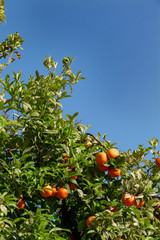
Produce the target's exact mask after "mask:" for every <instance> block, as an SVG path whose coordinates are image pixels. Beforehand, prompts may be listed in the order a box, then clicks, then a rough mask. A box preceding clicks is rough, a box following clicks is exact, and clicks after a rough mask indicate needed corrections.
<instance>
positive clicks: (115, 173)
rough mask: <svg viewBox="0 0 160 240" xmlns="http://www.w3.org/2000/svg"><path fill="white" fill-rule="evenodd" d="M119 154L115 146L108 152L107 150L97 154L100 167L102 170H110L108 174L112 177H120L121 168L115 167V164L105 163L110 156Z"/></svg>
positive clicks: (113, 156)
mask: <svg viewBox="0 0 160 240" xmlns="http://www.w3.org/2000/svg"><path fill="white" fill-rule="evenodd" d="M118 156H119V151H118V150H117V149H115V148H110V149H109V150H108V151H107V153H105V152H99V153H98V154H97V155H96V162H97V166H98V169H99V170H100V171H102V172H106V171H108V175H109V176H110V177H118V176H119V175H120V174H121V170H120V169H117V168H114V167H113V166H109V167H107V166H105V165H104V164H105V163H106V162H107V161H108V160H109V159H110V158H116V157H118Z"/></svg>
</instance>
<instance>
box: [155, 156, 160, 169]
mask: <svg viewBox="0 0 160 240" xmlns="http://www.w3.org/2000/svg"><path fill="white" fill-rule="evenodd" d="M156 164H157V166H158V167H160V158H157V159H156Z"/></svg>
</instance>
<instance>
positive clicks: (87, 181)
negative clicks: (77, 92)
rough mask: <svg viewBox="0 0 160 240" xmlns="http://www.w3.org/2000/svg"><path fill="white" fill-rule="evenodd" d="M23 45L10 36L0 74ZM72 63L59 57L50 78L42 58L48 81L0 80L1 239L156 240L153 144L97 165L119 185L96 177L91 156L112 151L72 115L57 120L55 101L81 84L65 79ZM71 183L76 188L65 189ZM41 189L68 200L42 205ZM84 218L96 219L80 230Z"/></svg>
mask: <svg viewBox="0 0 160 240" xmlns="http://www.w3.org/2000/svg"><path fill="white" fill-rule="evenodd" d="M3 6H4V2H3V1H2V0H1V4H0V18H1V22H3V20H4V19H5V16H4V7H3ZM22 43H23V39H22V38H21V37H20V36H19V34H18V33H15V34H13V35H9V36H8V38H7V39H6V40H5V41H4V42H2V43H1V44H0V56H1V58H3V59H5V58H7V59H8V60H7V63H3V64H1V65H0V68H1V72H2V70H3V69H4V67H6V66H7V65H8V64H10V63H11V62H12V61H13V58H12V55H13V54H16V56H17V57H18V59H20V53H19V52H17V49H19V50H20V49H21V45H22ZM72 61H73V58H70V57H65V58H64V59H63V61H62V63H63V66H62V72H61V73H60V74H59V75H57V73H56V68H57V63H56V62H55V61H54V60H53V58H51V57H49V56H47V57H46V59H45V60H44V62H43V65H44V67H45V68H46V69H47V71H48V74H47V75H46V76H44V75H42V74H40V73H39V72H38V71H36V72H35V76H30V77H29V80H28V82H27V83H26V82H24V81H23V80H21V79H22V75H21V72H18V73H15V72H14V71H13V79H12V78H11V77H10V76H9V74H7V75H6V77H5V78H4V79H2V78H0V82H1V85H0V87H1V89H2V91H1V94H0V96H1V101H0V108H1V115H0V140H1V145H0V175H1V177H0V210H1V211H0V231H1V238H0V239H1V240H4V239H7V240H9V239H22V240H25V239H26V240H28V239H41V240H43V239H48V240H49V239H59V240H64V239H71V235H72V239H73V238H74V239H76V240H78V239H82V240H85V239H87V240H90V239H97V240H99V239H102V240H104V239H108V240H109V239H114V240H116V239H120V238H123V239H142V240H143V239H146V240H151V239H157V240H158V239H159V235H160V223H159V219H158V215H159V202H158V199H159V190H160V187H159V181H160V168H159V167H158V166H157V165H156V164H155V160H156V158H157V157H158V156H160V154H159V151H157V150H156V147H157V145H158V140H157V139H155V138H153V139H152V140H151V141H148V143H149V147H147V148H145V147H144V146H142V145H139V146H138V149H137V150H134V151H133V152H131V150H128V151H127V152H121V153H120V155H119V156H118V157H116V158H110V159H109V160H108V161H107V162H106V163H105V164H104V166H111V165H112V166H113V167H114V168H118V169H120V170H121V175H120V176H119V177H118V178H114V177H110V176H109V175H108V174H107V172H103V171H100V170H99V168H98V166H97V163H96V161H95V158H96V155H97V154H98V153H99V152H100V151H102V152H106V153H107V150H108V149H110V148H113V147H114V148H115V144H111V143H110V141H107V140H106V136H105V135H104V136H102V139H103V141H100V137H101V135H100V134H99V133H98V136H97V138H95V137H94V136H93V135H92V134H86V131H87V129H88V127H89V126H84V125H83V124H81V123H77V122H76V117H77V115H78V113H75V114H74V115H73V116H71V115H69V114H68V115H66V118H65V117H64V116H63V110H62V105H61V99H63V98H67V97H70V96H71V93H72V86H73V85H74V84H76V83H77V82H78V81H79V80H81V79H84V78H82V77H81V76H80V75H81V72H80V71H79V72H78V73H77V74H76V75H75V74H73V73H72V69H71V63H72ZM68 89H70V93H69V90H68ZM6 94H7V96H8V95H9V97H7V99H5V98H4V97H5V95H6ZM88 141H89V142H90V144H88V145H87V144H86V143H87V142H88ZM63 153H65V154H66V155H65V156H66V157H65V159H64V155H63ZM151 154H152V155H151ZM150 158H151V160H148V159H150ZM75 176H76V177H75ZM70 183H73V184H75V185H76V186H77V187H76V188H75V189H73V190H71V189H70ZM45 185H51V186H52V187H55V188H56V189H59V188H61V187H63V188H66V189H68V191H69V194H68V196H67V197H66V198H65V199H63V200H61V199H59V198H58V197H57V196H54V197H52V198H51V197H48V198H44V197H43V196H41V194H40V191H44V190H43V187H44V186H45ZM75 185H74V186H75ZM124 193H129V194H133V195H134V196H135V197H136V199H137V201H139V200H141V199H143V200H144V201H145V204H144V205H143V206H142V207H140V208H138V207H136V206H134V205H133V206H131V207H127V206H125V205H124V204H123V202H122V200H121V198H122V195H123V194H124ZM128 196H129V195H128ZM19 198H20V199H23V200H24V202H25V206H24V207H23V208H22V209H18V207H17V204H18V199H19ZM156 200H157V201H156ZM138 204H139V202H138ZM115 207H116V208H115ZM113 208H114V209H117V208H118V211H112V209H113ZM90 216H96V219H94V220H93V221H92V222H91V223H92V224H91V225H90V226H88V227H87V226H86V220H87V219H88V217H90ZM69 232H70V233H71V234H70V235H69V234H67V233H69Z"/></svg>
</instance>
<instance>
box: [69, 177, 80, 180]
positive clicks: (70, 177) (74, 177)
mask: <svg viewBox="0 0 160 240" xmlns="http://www.w3.org/2000/svg"><path fill="white" fill-rule="evenodd" d="M70 178H71V179H75V180H76V179H77V178H78V176H72V177H70Z"/></svg>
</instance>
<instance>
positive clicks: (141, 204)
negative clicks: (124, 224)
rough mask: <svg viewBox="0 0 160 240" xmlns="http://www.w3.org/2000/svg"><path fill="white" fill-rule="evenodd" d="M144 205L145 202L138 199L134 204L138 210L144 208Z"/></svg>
mask: <svg viewBox="0 0 160 240" xmlns="http://www.w3.org/2000/svg"><path fill="white" fill-rule="evenodd" d="M144 204H145V201H143V200H142V199H136V200H135V203H134V205H135V206H136V207H138V208H139V207H142V206H143V205H144Z"/></svg>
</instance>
